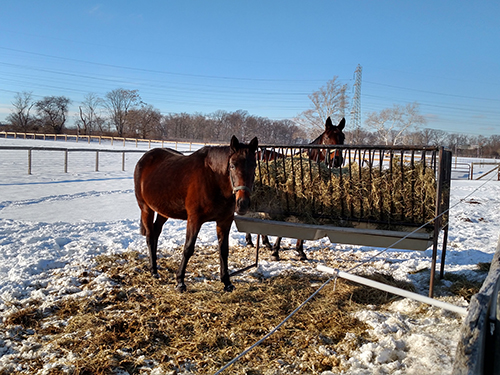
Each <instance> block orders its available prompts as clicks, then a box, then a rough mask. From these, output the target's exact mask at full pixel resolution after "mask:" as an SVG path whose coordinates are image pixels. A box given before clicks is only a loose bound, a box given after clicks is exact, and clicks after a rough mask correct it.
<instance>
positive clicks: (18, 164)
mask: <svg viewBox="0 0 500 375" xmlns="http://www.w3.org/2000/svg"><path fill="white" fill-rule="evenodd" d="M7 145H16V146H22V145H26V146H45V147H47V146H54V147H55V146H57V147H79V148H81V147H94V148H96V147H99V148H110V149H120V150H122V149H124V147H125V148H127V149H128V148H130V149H136V147H135V145H130V146H123V145H121V144H119V145H114V146H111V145H109V144H108V145H105V144H102V145H98V144H90V145H89V144H83V143H78V144H76V143H69V142H68V143H66V142H62V141H57V142H56V141H41V140H20V139H17V140H13V139H0V146H7ZM166 146H168V145H166ZM140 147H146V146H140ZM0 155H1V158H0V316H1V317H3V316H5V314H7V313H8V312H9V310H10V309H11V308H12V306H13V304H15V303H18V302H23V301H27V300H29V299H38V300H44V301H46V303H47V305H50V304H51V303H52V302H53V301H55V300H57V299H59V298H63V297H64V296H68V295H77V296H81V295H83V294H84V293H85V292H84V291H82V290H81V289H80V288H79V285H78V282H77V277H76V276H77V275H79V274H81V273H82V272H84V271H85V270H87V269H88V268H89V267H90V266H91V264H92V259H93V258H94V257H95V256H97V255H100V254H115V253H121V252H126V251H130V250H138V251H144V248H145V240H144V237H142V236H141V235H140V234H139V220H138V219H139V209H138V206H137V204H136V201H135V197H134V190H133V168H134V166H135V162H136V161H137V160H138V158H139V157H140V154H139V153H136V154H127V156H126V169H125V171H122V170H121V167H122V166H121V162H122V160H121V153H116V154H102V155H101V156H100V164H101V167H100V168H99V172H95V171H94V166H95V164H94V159H93V158H95V154H93V153H90V152H88V153H77V152H75V153H70V156H69V165H68V173H64V170H63V165H64V164H63V153H62V152H59V153H58V152H45V151H34V152H33V166H32V174H31V175H28V174H27V151H25V150H24V151H20V150H0ZM476 161H477V160H476ZM489 168H490V169H491V166H489ZM486 171H487V167H484V169H481V168H477V167H475V173H477V175H480V174H484V173H485V172H486ZM454 177H463V175H462V176H458V175H457V176H454ZM487 177H488V178H490V179H489V180H487V179H486V178H485V179H483V180H478V181H476V180H474V181H469V180H463V179H462V180H453V181H452V193H451V194H452V195H451V206H452V209H451V211H450V232H449V239H448V252H447V258H446V272H453V273H463V274H466V275H468V276H469V277H471V278H474V277H477V278H480V277H484V275H483V276H478V273H477V272H475V271H474V269H475V267H476V265H477V264H478V263H479V262H490V261H491V259H492V257H493V254H494V252H495V250H496V245H497V239H498V237H499V234H500V233H499V227H498V222H499V220H500V182H498V181H495V180H494V178H495V177H496V175H493V174H491V175H488V176H487ZM492 179H493V180H492ZM184 236H185V223H184V222H183V221H179V220H169V221H168V222H167V223H166V224H165V227H164V231H163V234H162V235H161V236H160V243H159V248H160V249H162V252H164V253H168V252H169V251H171V252H173V250H174V249H175V248H178V247H179V246H182V245H183V243H184ZM283 241H284V243H285V244H287V242H288V241H291V240H289V239H284V240H283ZM197 244H198V245H206V246H214V245H216V244H217V238H216V234H215V226H214V224H213V223H206V224H204V225H203V227H202V230H201V231H200V234H199V236H198V240H197ZM243 244H244V233H239V232H237V230H236V228H235V226H234V225H233V228H232V230H231V235H230V246H235V245H243ZM378 251H380V249H378V248H370V247H366V246H364V247H360V246H351V245H343V244H332V243H330V242H329V241H328V239H326V238H325V239H321V240H318V241H307V242H306V253H307V252H309V254H316V253H318V252H322V253H325V252H326V253H329V256H331V257H332V258H336V259H340V260H349V261H353V260H356V261H362V260H364V259H368V258H370V257H372V256H374V255H375V254H376V253H377V252H378ZM438 259H439V258H438ZM430 264H431V250H426V251H424V252H417V251H401V250H395V249H392V250H389V251H387V252H385V253H383V254H380V255H378V256H377V257H376V259H375V260H374V261H373V262H371V263H370V265H366V266H363V267H362V268H363V271H364V272H374V271H383V272H386V273H389V274H391V275H392V276H393V277H395V278H396V279H400V280H408V281H412V282H413V283H414V284H415V286H416V288H417V291H418V292H419V293H421V294H427V291H428V282H429V280H428V273H425V272H415V271H419V270H422V269H425V268H429V267H430ZM297 267H299V266H297V262H294V263H291V262H287V261H282V262H268V261H266V260H263V261H261V263H260V266H259V269H258V270H257V271H256V272H259V273H260V274H262V276H264V277H269V276H271V275H276V274H279V273H280V272H283V271H284V270H287V269H293V268H297ZM301 267H303V270H304V272H310V271H311V268H312V267H314V265H310V264H307V263H305V264H304V265H303V266H301ZM100 281H101V283H102V287H103V288H105V287H106V284H107V283H109V280H107V279H106V278H105V277H102V280H100ZM440 298H441V299H443V300H446V301H448V302H450V303H454V304H457V305H461V306H467V303H466V301H464V300H460V299H458V298H457V297H446V296H443V297H440ZM305 308H307V306H306V307H305ZM357 317H358V318H359V319H360V320H362V321H364V322H366V323H367V324H368V325H369V326H370V327H371V328H370V330H369V332H368V334H369V336H370V338H371V340H370V342H367V343H365V344H363V345H361V346H359V347H358V348H357V349H355V351H354V352H352V353H351V354H350V355H351V357H350V358H341V361H342V364H343V366H344V368H346V369H348V370H346V371H347V372H346V373H349V374H415V373H426V374H437V373H439V374H445V373H451V369H452V364H453V358H454V354H455V349H456V344H457V341H458V335H459V330H460V325H461V323H462V321H463V317H460V316H457V315H456V314H453V313H450V312H447V311H445V310H442V309H439V308H434V307H429V306H425V305H422V304H420V303H417V302H415V301H411V300H408V299H402V300H398V301H396V302H394V303H392V305H391V306H390V308H389V309H388V310H387V311H377V310H376V309H375V308H374V309H370V308H367V309H366V310H363V311H359V312H358V313H357ZM14 336H15V329H12V330H1V331H0V372H1V371H2V369H3V368H4V366H5V365H7V364H8V362H9V361H11V360H12V359H13V358H15V357H16V356H24V357H26V356H28V355H30V352H31V351H32V350H34V349H33V347H32V344H30V342H29V339H26V340H25V342H22V343H19V342H16V343H14V341H13V340H12V338H13V337H14ZM351 339H352V340H355V339H356V338H355V337H350V336H349V334H348V335H347V336H346V340H345V341H346V342H349V340H351ZM44 350H46V351H47V355H48V356H50V348H44ZM320 351H321V349H320ZM323 351H324V353H323V354H324V355H335V353H331V352H329V351H328V349H326V348H323ZM68 360H69V359H68ZM46 371H49V369H48V368H47V369H46ZM153 372H154V370H153ZM328 374H331V372H324V375H328Z"/></svg>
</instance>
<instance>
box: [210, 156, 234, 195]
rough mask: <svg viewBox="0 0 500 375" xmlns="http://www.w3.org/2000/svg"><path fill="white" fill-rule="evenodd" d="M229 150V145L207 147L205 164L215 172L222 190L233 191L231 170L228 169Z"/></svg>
mask: <svg viewBox="0 0 500 375" xmlns="http://www.w3.org/2000/svg"><path fill="white" fill-rule="evenodd" d="M229 152H230V148H229V147H228V146H222V147H211V148H209V149H207V152H206V155H205V166H206V167H207V168H209V169H210V170H211V171H212V172H213V174H214V176H215V178H216V180H217V181H218V184H219V187H220V188H221V190H223V191H230V192H232V188H231V182H230V180H229V171H228V169H227V168H228V163H229Z"/></svg>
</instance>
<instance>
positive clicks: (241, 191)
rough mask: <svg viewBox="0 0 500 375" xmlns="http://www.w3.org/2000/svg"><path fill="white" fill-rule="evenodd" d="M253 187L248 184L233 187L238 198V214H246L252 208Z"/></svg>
mask: <svg viewBox="0 0 500 375" xmlns="http://www.w3.org/2000/svg"><path fill="white" fill-rule="evenodd" d="M251 193H252V189H250V188H249V187H248V186H243V185H242V186H236V187H234V188H233V194H234V195H235V199H236V207H235V210H236V213H237V214H238V215H245V214H246V213H247V212H248V209H249V208H250V194H251Z"/></svg>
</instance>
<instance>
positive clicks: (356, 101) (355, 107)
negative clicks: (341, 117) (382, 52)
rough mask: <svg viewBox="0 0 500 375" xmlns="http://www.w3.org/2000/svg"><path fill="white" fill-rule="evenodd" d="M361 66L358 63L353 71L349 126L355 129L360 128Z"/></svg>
mask: <svg viewBox="0 0 500 375" xmlns="http://www.w3.org/2000/svg"><path fill="white" fill-rule="evenodd" d="M362 70H363V68H362V67H361V65H359V64H358V67H357V68H356V70H355V71H354V76H355V79H354V97H353V98H352V107H351V127H352V128H353V129H355V130H358V129H359V128H361V72H362Z"/></svg>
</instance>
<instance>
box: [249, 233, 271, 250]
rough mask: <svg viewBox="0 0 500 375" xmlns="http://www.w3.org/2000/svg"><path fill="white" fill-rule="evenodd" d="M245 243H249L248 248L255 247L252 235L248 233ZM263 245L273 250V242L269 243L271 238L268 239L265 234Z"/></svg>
mask: <svg viewBox="0 0 500 375" xmlns="http://www.w3.org/2000/svg"><path fill="white" fill-rule="evenodd" d="M257 236H258V235H257ZM245 241H246V243H247V246H251V247H254V244H253V242H252V234H251V233H247V234H246V235H245ZM262 245H264V246H265V247H267V248H268V249H272V245H271V242H269V237H267V236H266V235H265V234H263V235H262Z"/></svg>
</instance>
